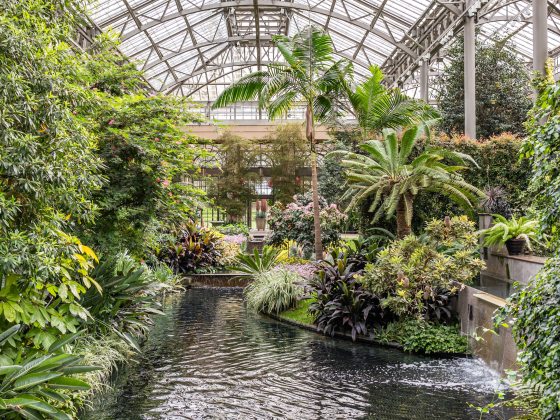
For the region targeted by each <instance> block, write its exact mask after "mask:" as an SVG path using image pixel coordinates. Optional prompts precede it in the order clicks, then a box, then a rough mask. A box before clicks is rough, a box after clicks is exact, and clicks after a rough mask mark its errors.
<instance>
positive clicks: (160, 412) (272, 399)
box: [88, 288, 499, 420]
mask: <svg viewBox="0 0 560 420" xmlns="http://www.w3.org/2000/svg"><path fill="white" fill-rule="evenodd" d="M166 313H167V316H165V317H164V316H161V317H159V318H158V319H157V321H156V326H155V328H154V331H153V333H152V334H151V335H150V338H149V340H148V342H147V343H146V346H145V353H144V354H143V355H142V356H141V357H140V358H139V359H138V361H137V363H135V364H133V365H132V366H131V367H129V368H128V369H127V370H126V372H123V373H122V374H121V375H120V376H119V378H118V379H117V384H116V388H115V391H114V392H111V393H108V394H107V395H104V396H103V398H102V401H100V402H98V403H97V404H96V406H95V407H94V410H93V411H92V412H90V413H89V415H88V418H91V419H93V418H95V419H127V420H133V419H214V418H219V419H280V418H282V419H283V418H288V419H358V418H372V419H476V418H479V417H480V415H479V414H478V413H477V412H476V410H473V409H471V408H469V406H468V403H472V404H474V405H483V404H486V403H487V402H489V401H490V400H491V399H492V397H493V395H494V390H495V388H496V387H497V386H499V378H498V376H497V374H496V373H494V372H493V371H491V370H490V369H488V368H487V367H485V366H484V364H482V363H481V362H478V361H476V360H473V359H464V358H456V359H455V358H453V359H433V358H429V357H423V356H417V355H409V354H405V353H403V352H400V351H398V350H394V349H386V348H381V347H375V346H371V345H365V344H353V343H351V342H347V341H343V340H336V339H331V338H327V337H323V336H321V335H319V334H315V333H313V332H310V331H304V330H301V329H298V328H296V327H292V326H288V325H284V324H282V323H279V322H276V321H274V320H271V319H269V318H267V317H264V316H261V315H257V314H254V313H251V312H248V311H247V310H246V309H245V307H244V305H243V301H242V293H241V289H235V288H195V289H191V290H188V291H187V292H186V293H185V294H183V295H181V296H178V297H177V298H176V299H175V301H174V302H173V303H172V304H170V305H169V306H168V308H167V309H166Z"/></svg>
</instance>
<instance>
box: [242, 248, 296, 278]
mask: <svg viewBox="0 0 560 420" xmlns="http://www.w3.org/2000/svg"><path fill="white" fill-rule="evenodd" d="M287 255H288V253H287V252H286V251H285V250H280V249H278V248H275V247H273V246H269V245H265V246H264V247H263V249H262V251H261V253H260V254H259V251H258V250H257V249H256V248H255V250H254V251H253V254H249V255H246V254H238V255H237V261H236V264H235V265H234V266H233V267H232V268H233V269H234V270H237V271H241V272H242V273H247V274H251V275H252V276H256V275H257V274H260V273H264V272H265V271H269V270H270V269H272V267H274V266H275V265H277V264H278V263H280V262H281V261H282V260H283V259H285V258H286V257H287Z"/></svg>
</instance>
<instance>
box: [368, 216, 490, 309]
mask: <svg viewBox="0 0 560 420" xmlns="http://www.w3.org/2000/svg"><path fill="white" fill-rule="evenodd" d="M483 267H484V263H483V262H482V261H481V260H480V258H479V255H478V242H477V235H476V233H475V230H474V223H473V222H471V221H469V220H468V219H467V217H466V216H462V217H454V218H452V219H446V221H445V222H444V221H437V220H434V221H432V222H429V223H428V224H427V225H426V234H425V235H424V236H423V237H416V236H413V235H410V236H407V237H406V238H404V239H402V240H397V241H394V242H392V243H391V244H390V245H389V246H388V247H387V248H385V249H384V250H382V251H381V252H379V254H378V258H377V261H376V262H375V263H372V264H369V265H368V266H367V267H366V269H365V272H364V275H363V277H361V281H362V282H363V284H364V285H365V287H366V289H367V290H369V291H371V292H372V293H373V294H374V295H376V296H379V297H380V299H381V304H382V306H383V307H384V308H388V309H390V311H391V312H392V313H394V314H395V315H397V316H399V317H405V318H406V317H425V318H431V317H433V316H436V317H438V315H439V317H442V316H443V318H446V317H447V315H448V314H449V315H450V311H449V309H448V308H447V307H448V306H449V304H450V302H449V296H452V295H454V294H456V292H457V291H458V287H459V286H458V285H457V283H456V282H461V283H468V282H470V281H471V280H472V279H473V277H474V276H475V275H476V274H477V273H478V272H479V270H480V269H482V268H483ZM438 308H439V309H438Z"/></svg>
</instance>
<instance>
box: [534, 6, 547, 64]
mask: <svg viewBox="0 0 560 420" xmlns="http://www.w3.org/2000/svg"><path fill="white" fill-rule="evenodd" d="M547 57H548V2H547V0H533V70H535V71H539V72H541V73H544V70H545V66H546V59H547Z"/></svg>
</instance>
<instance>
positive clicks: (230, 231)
mask: <svg viewBox="0 0 560 420" xmlns="http://www.w3.org/2000/svg"><path fill="white" fill-rule="evenodd" d="M215 229H216V230H217V231H218V232H220V233H221V234H223V235H226V236H237V235H244V236H249V226H247V225H246V224H244V223H228V224H227V225H223V226H217V227H216V228H215Z"/></svg>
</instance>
